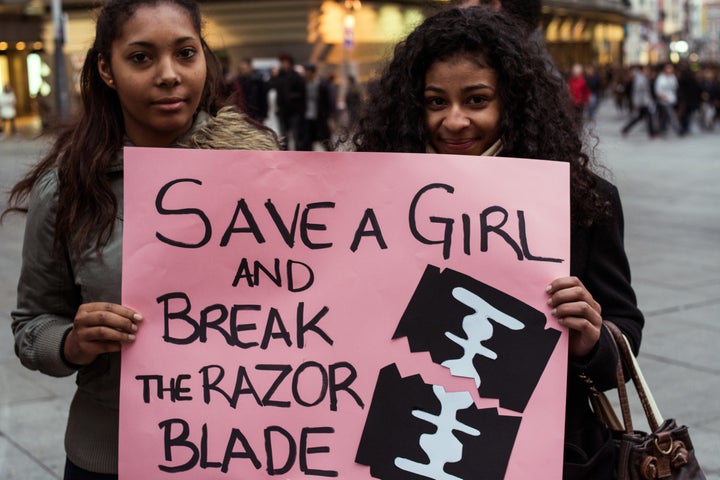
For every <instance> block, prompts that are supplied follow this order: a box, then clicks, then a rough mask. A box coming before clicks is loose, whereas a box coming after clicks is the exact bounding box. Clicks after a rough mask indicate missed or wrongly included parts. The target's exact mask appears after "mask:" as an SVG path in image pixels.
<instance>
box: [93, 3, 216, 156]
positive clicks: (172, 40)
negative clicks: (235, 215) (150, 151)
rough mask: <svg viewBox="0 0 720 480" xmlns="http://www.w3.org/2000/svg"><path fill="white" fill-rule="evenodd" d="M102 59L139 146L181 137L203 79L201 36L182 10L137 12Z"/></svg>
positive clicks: (162, 6)
mask: <svg viewBox="0 0 720 480" xmlns="http://www.w3.org/2000/svg"><path fill="white" fill-rule="evenodd" d="M111 52H112V53H111V59H110V61H109V62H108V61H107V60H108V59H105V58H103V57H100V58H99V59H98V69H99V71H100V75H101V77H102V78H103V80H104V81H105V83H106V84H107V85H108V86H109V87H110V88H113V89H115V90H116V91H117V94H118V97H119V99H120V106H121V108H122V114H123V120H124V123H125V134H126V135H127V136H128V138H129V139H130V140H131V141H132V142H133V143H134V144H135V145H137V146H144V147H165V146H168V145H170V144H171V143H172V142H173V140H175V139H176V138H178V137H179V136H180V135H182V134H183V133H185V132H186V131H187V130H188V129H189V128H190V127H191V125H192V121H193V116H194V114H195V111H196V110H197V107H198V104H199V103H200V99H201V97H202V93H203V88H204V86H205V78H206V76H207V67H206V64H205V55H204V53H203V49H202V44H201V41H200V33H199V32H197V31H196V29H195V28H194V27H193V24H192V21H191V19H190V15H189V14H188V13H187V12H186V11H185V10H183V9H182V8H181V7H179V6H176V5H172V4H170V3H165V2H160V3H157V4H156V5H154V6H142V7H139V8H138V9H137V10H136V11H135V13H134V14H133V15H132V16H131V17H130V18H129V19H128V20H127V22H126V23H125V25H123V28H122V35H120V37H118V38H117V39H116V40H115V41H114V42H113V43H112V50H111Z"/></svg>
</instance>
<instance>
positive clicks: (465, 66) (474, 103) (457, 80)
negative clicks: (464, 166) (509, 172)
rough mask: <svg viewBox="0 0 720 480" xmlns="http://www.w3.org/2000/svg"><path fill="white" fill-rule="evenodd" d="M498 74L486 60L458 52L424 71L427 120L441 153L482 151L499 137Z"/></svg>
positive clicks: (479, 152)
mask: <svg viewBox="0 0 720 480" xmlns="http://www.w3.org/2000/svg"><path fill="white" fill-rule="evenodd" d="M500 108H501V105H500V100H499V99H498V96H497V75H496V73H495V70H494V69H492V68H490V67H488V66H487V65H486V64H485V62H484V60H482V59H478V58H475V57H470V56H468V55H467V54H458V55H456V56H453V57H451V58H449V59H448V60H443V61H438V62H435V63H433V64H432V65H431V66H430V68H429V69H428V71H427V73H426V74H425V124H426V126H427V129H428V132H429V135H430V142H431V144H432V146H433V147H434V148H435V150H436V151H437V152H438V153H450V154H462V155H481V154H482V153H483V152H485V151H486V150H487V149H488V148H489V147H490V146H492V144H494V143H495V142H496V141H497V140H498V139H499V138H500Z"/></svg>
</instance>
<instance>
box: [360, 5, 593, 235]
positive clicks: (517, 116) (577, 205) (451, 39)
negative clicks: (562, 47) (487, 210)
mask: <svg viewBox="0 0 720 480" xmlns="http://www.w3.org/2000/svg"><path fill="white" fill-rule="evenodd" d="M457 54H464V55H469V56H472V57H477V58H478V59H479V60H484V61H485V62H486V64H487V65H489V66H490V67H491V68H493V69H494V70H495V71H496V73H497V95H498V98H499V101H500V105H501V116H500V131H501V132H502V135H501V139H502V143H503V149H502V153H501V155H502V156H506V157H520V158H533V159H545V160H557V161H563V162H568V163H570V165H571V168H570V170H571V190H572V199H571V200H572V206H573V207H572V210H573V221H575V222H580V223H587V222H592V221H593V220H594V219H596V218H598V217H600V216H603V215H604V214H605V213H606V210H607V205H606V203H605V202H604V201H603V200H602V199H600V198H599V197H598V195H597V193H596V192H595V189H594V187H595V183H596V176H595V174H594V173H593V171H592V164H593V163H594V162H593V161H592V159H591V157H590V156H589V154H588V153H586V152H585V151H584V142H583V136H582V132H581V129H580V128H578V126H577V123H576V119H575V117H574V114H573V111H572V106H571V103H570V98H569V94H568V88H567V84H566V83H565V80H564V78H563V77H562V76H561V75H560V74H559V73H558V72H557V70H556V69H555V68H554V66H553V65H552V63H551V61H550V60H549V57H548V55H547V54H546V52H545V51H544V50H543V47H542V46H541V45H539V44H538V43H537V42H532V41H528V39H527V37H526V36H525V35H523V33H522V25H521V24H519V23H517V22H516V21H515V20H514V19H513V18H512V17H511V16H509V15H506V14H503V13H496V12H493V11H490V10H489V9H487V8H484V7H471V8H452V9H447V10H444V11H441V12H439V13H437V14H435V15H433V16H431V17H429V18H427V19H426V20H425V21H424V22H423V23H422V24H421V25H420V26H418V27H417V28H416V29H415V30H414V31H413V32H412V33H411V34H410V35H409V36H408V37H407V38H406V39H405V40H404V41H402V42H401V43H399V44H398V45H397V46H396V47H395V50H394V54H393V58H392V59H391V61H390V63H389V64H388V65H387V66H386V67H385V69H384V71H383V74H382V76H381V77H380V79H379V82H378V84H377V85H376V86H375V88H373V89H371V90H370V91H369V92H368V94H369V95H368V100H367V102H366V104H365V106H364V109H363V111H362V113H361V116H360V118H359V120H358V123H357V126H356V129H355V132H354V134H353V136H352V143H353V146H354V149H355V150H357V151H361V152H410V153H420V152H425V151H426V148H427V145H428V143H429V133H428V130H427V127H426V125H425V104H424V92H423V91H424V88H425V74H426V72H427V71H428V69H429V68H430V66H431V65H432V64H433V63H434V62H437V61H444V60H447V59H449V58H450V57H452V56H455V55H457Z"/></svg>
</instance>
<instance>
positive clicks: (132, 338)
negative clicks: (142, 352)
mask: <svg viewBox="0 0 720 480" xmlns="http://www.w3.org/2000/svg"><path fill="white" fill-rule="evenodd" d="M128 340H130V341H131V342H132V341H133V340H135V335H133V334H132V333H131V334H129V335H128Z"/></svg>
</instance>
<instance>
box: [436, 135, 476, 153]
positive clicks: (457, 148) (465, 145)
mask: <svg viewBox="0 0 720 480" xmlns="http://www.w3.org/2000/svg"><path fill="white" fill-rule="evenodd" d="M442 143H443V145H444V146H445V149H447V150H448V151H452V152H462V151H465V150H468V149H470V148H472V147H473V146H474V145H475V143H476V140H475V139H474V138H459V139H447V138H445V139H443V140H442Z"/></svg>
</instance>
